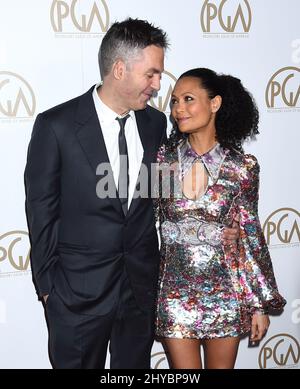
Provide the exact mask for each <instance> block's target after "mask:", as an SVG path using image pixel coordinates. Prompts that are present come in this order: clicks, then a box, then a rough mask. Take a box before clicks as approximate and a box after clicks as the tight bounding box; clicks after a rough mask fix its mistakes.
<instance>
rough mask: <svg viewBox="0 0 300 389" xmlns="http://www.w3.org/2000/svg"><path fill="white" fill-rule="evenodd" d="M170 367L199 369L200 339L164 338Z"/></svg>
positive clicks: (200, 365) (200, 366) (200, 364)
mask: <svg viewBox="0 0 300 389" xmlns="http://www.w3.org/2000/svg"><path fill="white" fill-rule="evenodd" d="M163 343H164V347H165V349H166V350H167V353H168V359H169V362H170V365H171V366H170V367H171V369H201V368H202V363H201V355H200V340H199V339H175V338H165V339H164V340H163Z"/></svg>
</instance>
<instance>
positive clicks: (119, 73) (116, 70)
mask: <svg viewBox="0 0 300 389" xmlns="http://www.w3.org/2000/svg"><path fill="white" fill-rule="evenodd" d="M125 70H126V65H125V63H124V62H123V61H121V60H120V59H119V60H118V61H116V62H115V63H114V64H113V69H112V71H113V75H114V77H115V79H117V80H121V79H122V78H123V77H124V74H125Z"/></svg>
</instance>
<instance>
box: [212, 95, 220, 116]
mask: <svg viewBox="0 0 300 389" xmlns="http://www.w3.org/2000/svg"><path fill="white" fill-rule="evenodd" d="M210 103H211V110H212V112H213V113H215V112H217V111H218V110H219V109H220V107H221V105H222V97H221V96H219V95H217V96H215V97H214V98H213V99H211V100H210Z"/></svg>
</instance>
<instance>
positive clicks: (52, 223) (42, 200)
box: [25, 114, 60, 296]
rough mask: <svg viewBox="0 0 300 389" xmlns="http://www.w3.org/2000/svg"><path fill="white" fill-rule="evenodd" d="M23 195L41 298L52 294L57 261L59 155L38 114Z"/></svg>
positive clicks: (46, 125)
mask: <svg viewBox="0 0 300 389" xmlns="http://www.w3.org/2000/svg"><path fill="white" fill-rule="evenodd" d="M25 191H26V214H27V223H28V228H29V236H30V242H31V267H32V272H33V276H34V277H33V278H34V282H35V286H36V289H37V293H38V295H39V296H42V295H45V294H48V293H49V292H50V291H51V288H52V284H53V276H54V268H55V266H54V265H55V263H56V261H57V260H58V254H57V241H58V228H59V201H60V154H59V148H58V144H57V139H56V136H55V133H54V131H53V129H52V128H51V126H50V125H49V123H47V120H46V119H45V118H44V117H43V116H42V115H41V114H40V115H38V117H37V118H36V121H35V124H34V127H33V131H32V137H31V141H30V144H29V148H28V156H27V164H26V168H25Z"/></svg>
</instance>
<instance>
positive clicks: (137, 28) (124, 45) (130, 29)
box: [98, 18, 169, 79]
mask: <svg viewBox="0 0 300 389" xmlns="http://www.w3.org/2000/svg"><path fill="white" fill-rule="evenodd" d="M150 45H155V46H158V47H161V48H163V49H166V48H167V47H168V45H169V44H168V38H167V34H166V33H165V32H164V31H163V30H162V29H160V28H158V27H155V26H154V25H153V24H151V23H149V22H147V21H146V20H140V19H132V18H128V19H126V20H124V21H123V22H115V23H114V24H112V26H111V27H110V28H109V30H108V31H107V33H106V34H105V36H104V38H103V40H102V43H101V46H100V49H99V55H98V61H99V68H100V73H101V77H102V79H103V77H105V76H106V75H107V74H108V73H109V72H110V70H111V67H112V65H113V63H114V62H115V61H116V60H117V59H122V60H124V61H126V62H128V61H129V60H130V59H131V58H132V57H134V56H135V55H136V54H137V53H138V52H139V51H140V50H142V49H144V48H145V47H147V46H150Z"/></svg>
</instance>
